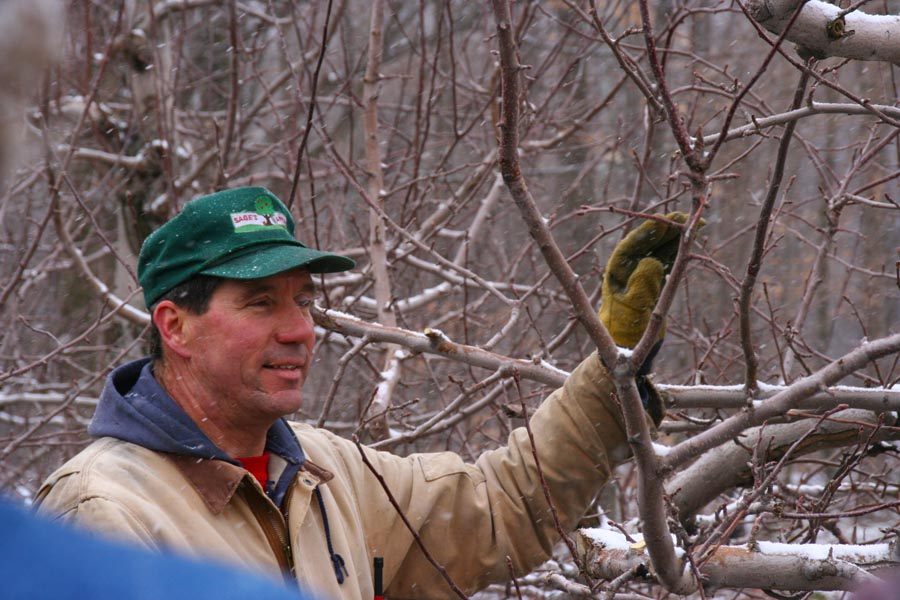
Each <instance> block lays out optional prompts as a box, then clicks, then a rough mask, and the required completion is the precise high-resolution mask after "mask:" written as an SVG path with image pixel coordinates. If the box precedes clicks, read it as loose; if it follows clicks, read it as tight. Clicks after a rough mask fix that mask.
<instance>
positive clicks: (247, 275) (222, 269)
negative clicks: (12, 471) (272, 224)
mask: <svg viewBox="0 0 900 600" xmlns="http://www.w3.org/2000/svg"><path fill="white" fill-rule="evenodd" d="M355 266H356V262H355V261H354V260H353V259H351V258H347V257H346V256H341V255H340V254H332V253H330V252H322V251H321V250H313V249H312V248H306V247H305V246H301V245H299V244H298V245H296V246H294V245H291V244H264V245H258V246H253V247H251V248H247V249H246V250H244V251H243V252H238V253H236V254H234V255H230V256H228V257H226V258H225V260H223V261H220V262H217V263H216V264H215V265H211V266H209V267H206V268H204V269H203V270H202V271H200V273H201V274H203V275H212V276H214V277H224V278H227V279H261V278H263V277H270V276H272V275H277V274H278V273H283V272H284V271H289V270H291V269H296V268H298V267H304V268H306V270H307V271H309V272H310V273H339V272H341V271H347V270H350V269H352V268H353V267H355Z"/></svg>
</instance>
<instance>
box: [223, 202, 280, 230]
mask: <svg viewBox="0 0 900 600" xmlns="http://www.w3.org/2000/svg"><path fill="white" fill-rule="evenodd" d="M254 206H255V208H256V212H239V213H231V223H232V225H234V231H235V233H249V232H251V231H260V230H263V229H266V228H269V227H281V228H282V229H285V230H286V229H287V217H286V216H285V215H284V214H282V213H280V212H278V211H276V210H275V204H274V203H273V202H272V199H271V198H269V197H268V196H260V197H259V198H257V199H256V200H255V202H254Z"/></svg>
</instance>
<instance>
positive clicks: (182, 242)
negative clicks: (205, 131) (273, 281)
mask: <svg viewBox="0 0 900 600" xmlns="http://www.w3.org/2000/svg"><path fill="white" fill-rule="evenodd" d="M354 266H356V263H355V262H354V261H353V259H350V258H347V257H346V256H340V255H339V254H331V253H330V252H322V251H321V250H314V249H312V248H307V247H306V246H304V245H303V244H301V243H300V242H298V241H297V240H296V239H294V219H293V218H291V212H290V211H289V210H288V209H287V207H286V206H285V205H284V204H283V203H282V202H281V200H279V199H278V197H277V196H275V194H273V193H272V192H270V191H269V190H267V189H266V188H263V187H242V188H234V189H230V190H225V191H222V192H216V193H215V194H210V195H208V196H201V197H199V198H195V199H194V200H191V201H190V202H188V203H187V204H185V205H184V209H183V210H182V211H181V213H179V214H178V215H176V216H175V217H173V218H172V219H171V220H169V221H168V222H166V223H165V224H163V226H162V227H160V228H159V229H157V230H156V231H154V232H153V233H151V234H150V235H149V236H147V239H146V240H144V244H143V246H141V255H140V258H139V259H138V281H139V282H140V284H141V286H143V288H144V301H145V303H146V305H147V307H151V306H153V304H154V303H155V302H156V301H157V300H159V298H160V296H162V295H163V294H165V293H166V292H168V291H169V290H171V289H172V288H174V287H175V286H177V285H179V284H181V283H184V282H185V281H187V280H188V279H190V278H191V277H193V276H195V275H212V276H214V277H223V278H226V279H261V278H263V277H269V276H271V275H275V274H277V273H281V272H283V271H287V270H290V269H294V268H296V267H306V269H307V270H309V272H310V273H336V272H339V271H346V270H348V269H352V268H353V267H354Z"/></svg>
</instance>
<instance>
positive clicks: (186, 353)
mask: <svg viewBox="0 0 900 600" xmlns="http://www.w3.org/2000/svg"><path fill="white" fill-rule="evenodd" d="M188 317H189V313H188V311H187V310H185V309H184V308H182V307H180V306H178V305H177V304H175V303H174V302H172V301H171V300H163V301H162V302H160V303H159V304H157V305H156V308H154V309H153V323H154V324H155V325H156V328H157V329H158V330H159V337H160V340H161V341H162V345H163V347H165V348H167V349H168V350H170V351H172V352H174V353H175V354H177V355H178V356H180V357H182V358H188V357H190V355H191V352H190V348H189V344H188V342H189V341H190V335H189V333H190V326H189V324H188Z"/></svg>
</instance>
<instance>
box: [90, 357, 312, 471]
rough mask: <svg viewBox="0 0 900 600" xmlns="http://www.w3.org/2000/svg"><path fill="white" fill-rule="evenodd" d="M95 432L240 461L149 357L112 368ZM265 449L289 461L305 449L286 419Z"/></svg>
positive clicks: (170, 450) (164, 448) (167, 449)
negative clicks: (192, 413)
mask: <svg viewBox="0 0 900 600" xmlns="http://www.w3.org/2000/svg"><path fill="white" fill-rule="evenodd" d="M88 433H89V434H90V435H91V436H92V437H113V438H117V439H120V440H123V441H126V442H131V443H133V444H137V445H139V446H143V447H145V448H148V449H150V450H155V451H157V452H167V453H170V454H178V455H186V456H193V457H197V458H203V459H207V460H224V461H226V462H229V463H232V464H235V465H239V466H240V462H238V461H236V460H235V459H234V458H232V457H230V456H228V454H227V453H226V452H225V451H223V450H222V449H221V448H219V447H218V446H216V445H215V444H214V443H213V442H212V440H210V439H209V438H208V437H207V436H206V434H204V433H203V431H201V430H200V428H199V427H197V424H196V423H194V421H193V420H192V419H191V418H190V417H189V416H188V414H187V413H186V412H184V409H182V408H181V406H179V405H178V403H177V402H175V400H173V399H172V397H171V396H169V394H168V393H167V392H166V391H165V390H164V389H163V388H162V386H161V385H159V382H158V381H156V378H155V377H154V376H153V362H152V359H150V358H143V359H140V360H136V361H133V362H130V363H127V364H125V365H122V366H121V367H118V368H116V369H114V370H113V372H112V373H110V374H109V376H108V377H107V379H106V384H105V385H104V387H103V391H102V392H101V394H100V401H99V402H98V404H97V410H96V411H95V412H94V416H93V418H92V419H91V422H90V425H88ZM266 449H267V450H269V451H270V452H274V453H275V454H278V455H279V456H282V457H284V458H285V459H287V460H288V462H290V463H294V464H301V463H302V462H303V461H304V456H303V450H302V449H301V447H300V443H299V442H298V441H297V438H296V437H295V436H294V433H293V431H292V430H291V428H290V426H289V425H288V424H287V422H286V421H285V420H284V419H279V420H278V421H276V422H275V423H274V424H273V425H272V427H271V428H269V432H268V434H267V437H266Z"/></svg>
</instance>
